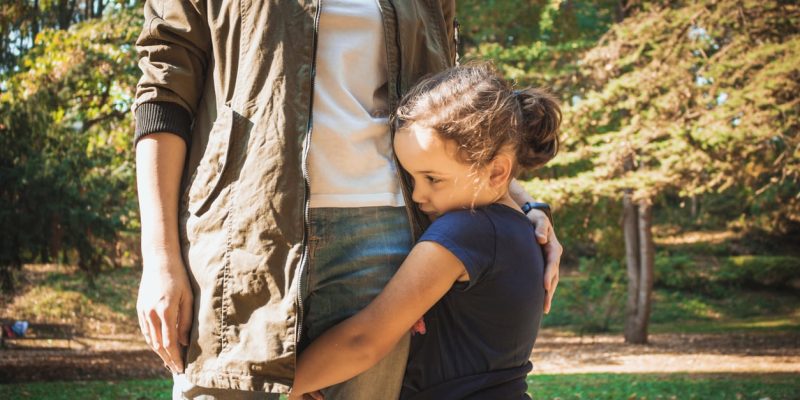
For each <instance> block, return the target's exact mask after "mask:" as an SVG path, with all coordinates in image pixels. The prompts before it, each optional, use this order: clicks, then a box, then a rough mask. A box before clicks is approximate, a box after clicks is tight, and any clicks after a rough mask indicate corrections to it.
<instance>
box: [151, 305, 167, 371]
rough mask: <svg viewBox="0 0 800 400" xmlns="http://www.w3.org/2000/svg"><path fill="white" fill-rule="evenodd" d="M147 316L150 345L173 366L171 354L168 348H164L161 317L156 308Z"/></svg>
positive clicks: (162, 358) (165, 362)
mask: <svg viewBox="0 0 800 400" xmlns="http://www.w3.org/2000/svg"><path fill="white" fill-rule="evenodd" d="M147 317H148V318H147V324H148V328H149V329H150V343H151V344H150V347H151V348H152V349H153V351H155V352H156V354H158V356H159V357H161V360H162V361H164V364H166V365H167V366H168V367H170V368H172V359H170V357H169V354H167V350H166V349H165V348H164V342H163V341H162V339H161V337H162V335H161V325H162V324H161V318H160V317H159V316H158V312H157V311H156V310H152V311H150V312H148V313H147Z"/></svg>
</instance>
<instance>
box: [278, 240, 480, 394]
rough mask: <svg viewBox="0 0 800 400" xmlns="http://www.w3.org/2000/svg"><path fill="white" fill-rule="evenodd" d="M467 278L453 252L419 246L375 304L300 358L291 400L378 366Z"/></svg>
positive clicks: (429, 244) (434, 245)
mask: <svg viewBox="0 0 800 400" xmlns="http://www.w3.org/2000/svg"><path fill="white" fill-rule="evenodd" d="M462 276H463V277H466V276H467V273H466V270H465V269H464V265H463V264H462V263H461V261H460V260H459V259H458V258H456V256H454V255H453V254H452V253H451V252H450V251H448V250H447V249H445V248H444V247H442V246H441V245H439V244H437V243H434V242H420V243H418V244H417V245H416V246H414V248H413V249H412V250H411V253H410V254H409V255H408V257H407V258H406V260H405V261H404V262H403V265H401V266H400V269H399V270H398V271H397V273H396V274H395V275H394V277H393V278H392V279H391V281H389V283H388V284H387V285H386V287H385V288H384V289H383V291H382V292H381V294H380V295H378V297H377V298H375V300H373V301H372V303H370V304H369V305H368V306H367V307H366V308H365V309H363V310H362V311H361V312H359V313H358V314H356V315H354V316H353V317H351V318H349V319H347V320H346V321H344V322H342V323H340V324H338V325H336V326H335V327H333V328H331V329H330V330H328V331H327V332H325V333H324V334H323V335H322V336H320V337H319V338H318V339H316V340H315V341H314V342H313V343H312V344H311V345H310V346H309V347H308V349H306V350H305V351H304V352H303V353H302V354H300V358H299V360H298V364H297V370H296V371H295V380H294V386H293V388H292V395H291V396H290V399H293V398H301V396H302V394H304V393H308V392H312V391H314V390H317V389H321V388H324V387H328V386H331V385H334V384H336V383H339V382H343V381H345V380H347V379H350V378H352V377H354V376H356V375H358V374H360V373H361V372H364V371H366V370H367V369H369V368H370V367H372V366H373V365H375V364H377V363H378V361H380V360H381V359H382V358H383V357H384V356H385V355H386V354H388V353H389V351H391V349H392V348H394V346H395V345H396V344H397V342H398V341H399V340H400V338H402V337H403V335H405V334H407V333H408V330H409V329H410V328H411V326H412V325H414V323H415V322H416V321H417V320H418V319H419V318H420V317H421V316H422V315H423V314H425V312H426V311H427V310H428V309H430V308H431V307H432V306H433V305H434V304H436V302H437V301H438V300H439V299H441V298H442V297H443V296H444V295H445V293H447V291H448V290H450V287H452V286H453V283H454V282H455V281H456V280H458V279H459V278H460V277H462Z"/></svg>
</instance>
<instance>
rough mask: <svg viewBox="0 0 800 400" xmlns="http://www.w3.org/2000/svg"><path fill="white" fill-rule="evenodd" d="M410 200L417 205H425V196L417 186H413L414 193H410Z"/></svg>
mask: <svg viewBox="0 0 800 400" xmlns="http://www.w3.org/2000/svg"><path fill="white" fill-rule="evenodd" d="M411 200H414V203H417V204H422V203H425V195H424V193H423V192H422V189H420V188H419V186H414V191H413V192H411Z"/></svg>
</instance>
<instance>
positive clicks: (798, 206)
mask: <svg viewBox="0 0 800 400" xmlns="http://www.w3.org/2000/svg"><path fill="white" fill-rule="evenodd" d="M799 32H800V7H798V5H797V4H794V3H793V2H784V1H731V0H721V1H712V2H697V3H690V2H677V3H676V2H670V3H668V4H666V3H665V4H650V5H646V6H642V8H641V9H640V10H638V11H636V12H633V13H632V14H631V15H630V16H629V17H628V18H625V19H624V20H623V21H622V22H620V23H618V24H615V25H614V26H613V27H612V29H611V30H610V31H609V32H608V33H607V34H606V35H604V36H603V38H602V39H601V41H600V42H599V43H598V45H597V46H595V47H594V48H592V49H591V50H590V51H588V52H587V53H586V54H585V55H583V56H582V58H581V60H580V66H581V68H580V70H579V71H578V73H577V74H576V75H573V78H572V79H574V80H575V81H576V82H577V84H576V85H577V86H579V89H578V90H577V91H576V92H575V94H574V95H573V97H572V98H571V99H570V100H569V102H570V103H571V104H570V105H569V106H568V107H567V110H566V112H565V122H564V125H563V126H564V130H565V141H564V146H563V148H562V154H561V155H560V156H559V157H557V158H556V160H554V161H553V162H552V163H551V164H550V165H549V166H548V167H547V168H545V169H544V170H543V171H541V172H540V173H539V176H540V177H538V178H534V179H532V180H531V182H530V183H529V186H530V187H535V188H537V191H538V192H539V193H543V197H545V198H548V199H549V200H550V201H551V202H553V203H554V204H559V205H563V206H564V207H565V208H566V210H565V211H564V212H565V213H578V214H580V215H582V216H583V217H584V220H585V221H587V222H585V224H587V226H588V225H591V220H593V219H596V218H598V217H597V216H595V215H593V214H603V213H602V212H598V211H599V210H594V209H592V208H591V207H589V208H585V207H586V206H587V205H596V204H600V203H601V199H611V200H614V201H617V202H618V203H617V204H619V205H620V207H621V208H622V209H623V211H622V214H623V215H624V217H623V219H622V220H623V225H624V227H623V229H624V231H625V242H626V249H627V251H626V254H627V256H626V258H627V261H628V262H627V265H628V271H629V277H630V286H629V301H628V309H627V313H626V314H627V316H628V321H627V324H626V340H627V341H629V342H635V343H644V342H646V340H647V339H646V338H647V316H648V314H649V309H650V305H649V298H650V294H649V292H650V290H651V287H652V279H653V276H652V257H653V250H652V248H653V247H652V230H651V227H652V212H653V209H652V204H653V203H654V201H655V200H656V199H659V198H663V197H664V196H665V195H668V194H670V195H671V194H673V193H674V194H677V195H678V196H679V197H681V198H694V197H695V196H699V195H703V194H705V193H721V194H726V195H729V196H735V197H737V198H741V199H742V200H743V201H744V204H746V205H747V207H746V210H747V211H746V214H745V215H743V217H744V218H745V219H753V220H756V221H757V220H758V217H755V216H756V215H761V216H763V218H764V221H767V220H768V221H769V222H766V223H765V228H767V229H769V230H771V231H776V232H786V231H788V230H791V229H795V228H793V227H796V226H797V224H798V223H800V191H798V187H799V186H798V183H800V182H798V181H800V168H799V167H798V166H799V165H800V157H798V155H800V154H799V153H798V151H800V138H799V137H798V130H799V129H798V128H800V100H798V93H800V83H799V82H800V66H798V64H797V60H798V59H800V35H798V33H799ZM582 210H589V212H586V211H582ZM590 231H591V230H590Z"/></svg>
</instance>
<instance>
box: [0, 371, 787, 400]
mask: <svg viewBox="0 0 800 400" xmlns="http://www.w3.org/2000/svg"><path fill="white" fill-rule="evenodd" d="M170 387H171V381H169V380H160V379H156V380H130V381H118V382H103V381H90V382H37V383H26V384H18V385H0V398H2V399H48V400H50V399H52V400H61V399H63V400H68V399H69V400H72V399H87V400H89V399H131V400H149V399H169V398H170ZM528 392H529V393H530V394H531V396H532V397H533V398H534V399H552V400H555V399H562V400H568V399H609V400H610V399H627V400H633V399H642V400H644V399H648V400H657V399H664V400H668V399H703V400H707V399H708V400H712V399H736V400H745V399H759V400H760V399H770V400H779V399H797V396H798V393H800V375H797V374H758V375H756V374H691V375H690V374H575V375H535V376H530V377H528Z"/></svg>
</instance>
